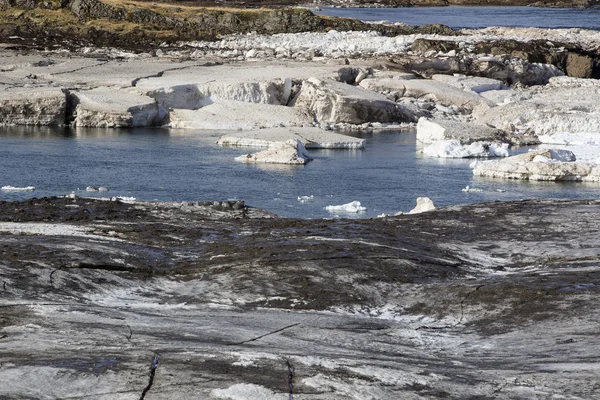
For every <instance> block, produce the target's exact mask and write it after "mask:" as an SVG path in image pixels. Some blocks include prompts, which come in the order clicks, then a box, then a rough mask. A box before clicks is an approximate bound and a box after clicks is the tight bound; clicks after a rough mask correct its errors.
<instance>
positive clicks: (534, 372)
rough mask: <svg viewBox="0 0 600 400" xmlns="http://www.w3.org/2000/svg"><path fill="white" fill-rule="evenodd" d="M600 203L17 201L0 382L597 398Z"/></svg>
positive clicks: (24, 392)
mask: <svg viewBox="0 0 600 400" xmlns="http://www.w3.org/2000/svg"><path fill="white" fill-rule="evenodd" d="M599 206H600V203H598V202H597V201H522V202H514V203H490V204H478V205H470V206H456V207H450V208H445V209H441V210H436V211H431V212H428V213H424V214H418V215H403V216H399V217H387V218H384V219H377V220H338V221H319V220H313V221H311V220H289V219H282V218H277V217H274V216H272V215H270V214H269V213H266V212H263V211H260V210H256V209H252V208H248V207H247V206H246V205H244V204H243V203H240V202H237V203H232V202H229V203H223V202H216V203H212V202H211V203H133V204H126V203H123V202H120V201H100V200H90V199H83V198H43V199H32V200H30V201H26V202H21V203H8V202H0V248H1V253H0V254H1V256H0V354H1V357H2V363H1V365H0V379H1V380H2V382H3V384H2V385H0V397H2V398H5V399H23V398H36V399H55V398H95V399H139V398H140V396H141V397H142V398H144V396H145V398H146V399H181V398H205V399H209V398H214V399H258V398H260V399H280V398H288V397H289V396H290V395H291V396H293V397H294V398H298V399H368V398H409V399H426V398H442V397H443V398H452V399H459V398H474V397H477V398H494V399H515V398H551V397H557V396H558V397H564V398H570V399H590V398H593V397H594V396H595V394H596V393H597V392H598V390H600V388H599V387H598V384H597V381H596V379H595V378H596V375H597V369H598V365H599V363H600V360H599V359H598V357H597V352H595V351H594V349H597V348H598V346H600V341H599V340H600V338H599V336H598V335H597V325H598V324H597V320H598V318H599V316H600V309H599V307H598V304H599V302H598V295H599V293H598V287H600V275H599V273H598V271H599V270H598V259H599V257H600V254H599V253H598V249H599V248H600V243H599V239H598V238H600V232H599V231H598V227H600V213H599V212H598V210H599V209H600V207H599ZM142 393H143V394H142Z"/></svg>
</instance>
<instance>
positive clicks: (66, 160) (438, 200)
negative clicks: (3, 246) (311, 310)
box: [0, 127, 600, 218]
mask: <svg viewBox="0 0 600 400" xmlns="http://www.w3.org/2000/svg"><path fill="white" fill-rule="evenodd" d="M218 136H219V134H218V133H217V132H215V133H206V132H201V131H195V132H194V131H187V130H186V131H173V130H171V131H169V130H163V129H132V130H120V129H115V130H109V129H77V130H71V129H51V128H27V127H12V128H3V130H2V131H0V186H6V185H11V186H15V187H25V186H34V187H35V188H36V190H35V191H34V192H8V191H3V190H0V200H19V199H26V198H30V197H42V196H54V195H64V194H68V193H71V192H72V191H74V190H77V189H78V188H79V189H83V190H81V191H79V192H77V194H78V195H80V196H92V197H96V196H126V197H135V198H136V199H138V200H148V201H156V200H160V201H196V200H224V199H244V200H245V201H246V203H247V204H249V205H252V206H255V207H260V208H264V209H267V210H269V211H272V212H274V213H276V214H279V215H282V216H287V217H299V218H325V217H332V216H335V215H336V214H331V213H329V212H327V211H326V210H325V207H326V206H327V205H340V204H344V203H348V202H351V201H355V200H358V201H360V202H361V203H362V205H363V206H366V207H367V211H366V212H362V213H359V214H346V215H343V214H337V215H340V216H343V217H360V218H364V217H375V216H377V215H379V214H382V213H386V214H391V213H395V212H398V211H409V210H410V209H411V208H413V207H414V205H415V199H416V198H417V197H420V196H428V197H430V198H432V199H433V200H434V202H435V204H436V205H439V206H442V205H452V204H460V203H472V202H481V201H495V200H518V199H525V198H550V197H568V198H598V197H600V186H599V185H597V184H583V183H547V182H546V183H530V182H517V181H508V180H489V179H482V178H474V177H473V176H472V173H471V170H470V168H469V167H468V165H469V163H470V162H471V161H472V160H462V159H459V160H449V159H432V158H423V157H421V156H420V155H419V154H418V153H417V151H416V140H415V132H414V131H406V132H393V133H379V134H371V135H368V136H366V143H367V146H366V149H364V150H311V153H312V155H313V156H314V157H315V159H314V160H313V161H311V162H310V163H308V164H307V165H306V166H300V167H299V166H277V165H249V164H244V163H239V162H236V161H234V160H233V159H234V157H236V156H238V155H240V154H243V153H247V152H250V151H252V150H255V149H250V148H235V147H220V146H218V145H216V144H215V141H216V139H217V138H218ZM521 151H526V149H521ZM467 185H469V186H470V187H471V188H478V189H482V190H483V192H477V193H467V192H463V191H462V189H463V188H464V187H465V186H467ZM86 186H106V187H108V188H109V189H110V191H109V192H108V193H97V192H86V191H85V188H86ZM300 196H314V198H313V199H311V200H309V201H306V202H304V203H302V202H300V201H298V197H300Z"/></svg>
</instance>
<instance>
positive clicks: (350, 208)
mask: <svg viewBox="0 0 600 400" xmlns="http://www.w3.org/2000/svg"><path fill="white" fill-rule="evenodd" d="M325 209H326V210H327V211H329V212H331V213H333V212H347V213H358V212H361V211H367V207H363V206H361V205H360V201H352V202H350V203H346V204H342V205H339V206H327V207H325Z"/></svg>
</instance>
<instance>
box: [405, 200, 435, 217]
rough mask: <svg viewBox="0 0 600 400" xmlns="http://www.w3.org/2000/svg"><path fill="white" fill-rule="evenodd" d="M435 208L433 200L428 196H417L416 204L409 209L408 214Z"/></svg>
mask: <svg viewBox="0 0 600 400" xmlns="http://www.w3.org/2000/svg"><path fill="white" fill-rule="evenodd" d="M433 210H435V205H434V204H433V200H431V199H430V198H429V197H418V198H417V206H416V207H415V208H413V209H412V210H410V211H409V212H408V213H409V214H420V213H422V212H427V211H433Z"/></svg>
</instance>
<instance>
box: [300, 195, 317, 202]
mask: <svg viewBox="0 0 600 400" xmlns="http://www.w3.org/2000/svg"><path fill="white" fill-rule="evenodd" d="M314 199H315V196H314V195H312V194H311V195H310V196H298V201H299V202H300V203H306V202H308V201H312V200H314Z"/></svg>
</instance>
